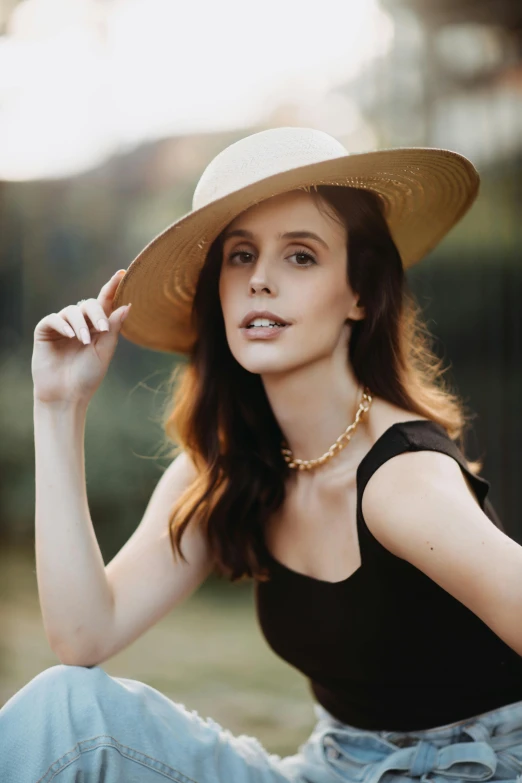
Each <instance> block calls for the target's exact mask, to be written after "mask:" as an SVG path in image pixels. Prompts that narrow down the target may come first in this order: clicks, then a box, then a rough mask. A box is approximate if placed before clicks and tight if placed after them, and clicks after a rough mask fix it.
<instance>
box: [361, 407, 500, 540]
mask: <svg viewBox="0 0 522 783" xmlns="http://www.w3.org/2000/svg"><path fill="white" fill-rule="evenodd" d="M424 450H429V451H440V452H442V453H443V454H448V456H450V457H453V459H455V460H456V461H457V462H458V464H459V465H460V467H461V469H462V470H463V472H464V474H465V475H466V477H467V478H468V479H469V482H470V485H471V488H472V490H473V492H474V494H475V497H476V498H477V500H478V502H479V504H480V507H481V508H482V510H483V511H484V512H485V513H486V514H487V516H488V517H489V518H490V519H491V520H492V522H493V523H494V524H495V525H497V527H499V528H500V529H501V530H503V526H502V523H501V521H500V519H499V518H498V516H497V514H496V512H495V510H494V509H493V507H492V505H491V503H490V501H489V498H488V497H487V495H488V492H489V488H490V482H489V481H487V480H486V479H485V478H482V477H481V476H476V475H475V474H474V473H472V472H471V471H470V470H469V468H468V467H467V465H466V462H465V459H464V456H463V454H462V452H461V451H460V449H459V447H458V446H457V444H456V443H455V442H454V441H453V440H452V439H451V438H450V437H449V435H448V433H447V432H446V430H445V429H444V427H443V426H442V425H441V424H439V423H438V422H435V421H432V420H431V419H415V420H413V421H406V422H397V423H396V424H393V425H392V426H391V427H389V428H388V429H387V430H385V432H384V433H383V434H382V435H381V436H380V437H379V438H378V439H377V440H376V441H375V443H374V444H373V446H372V447H371V448H370V450H369V451H368V452H367V453H366V455H365V456H364V457H363V459H362V460H361V462H360V463H359V466H358V468H357V520H358V526H359V528H360V527H361V526H362V527H363V528H364V530H365V531H367V532H368V533H370V531H369V530H368V528H367V526H366V523H365V522H364V518H363V514H362V496H363V492H364V489H365V487H366V484H367V483H368V481H369V480H370V477H371V476H372V475H373V474H374V473H375V471H376V470H377V468H379V467H380V466H381V465H383V464H384V463H385V462H386V461H387V460H389V459H391V458H392V457H395V456H397V455H398V454H402V453H404V452H407V451H424ZM370 537H371V538H372V539H373V536H372V535H371V534H370ZM360 543H362V542H360Z"/></svg>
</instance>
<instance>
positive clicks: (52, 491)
mask: <svg viewBox="0 0 522 783" xmlns="http://www.w3.org/2000/svg"><path fill="white" fill-rule="evenodd" d="M34 414H35V445H36V568H37V580H38V592H39V598H40V606H41V610H42V616H43V621H44V627H45V631H46V634H47V638H48V640H49V644H50V646H51V648H52V649H53V651H54V652H55V653H56V655H57V656H58V658H59V659H60V661H61V662H62V663H66V664H72V665H78V666H93V665H97V664H99V663H101V662H103V661H104V660H106V659H107V658H109V657H111V656H112V655H114V654H116V653H117V652H118V651H119V650H121V649H123V648H124V647H126V646H128V645H129V644H130V643H131V642H132V641H134V640H135V639H136V638H137V637H138V636H140V635H141V634H143V633H144V631H146V630H147V629H148V628H150V627H151V626H152V625H153V624H154V623H155V622H157V621H158V620H159V619H160V618H161V617H162V616H163V615H165V614H166V613H167V612H168V611H169V610H170V609H172V608H173V607H174V606H176V605H177V604H178V603H180V602H181V601H182V600H184V599H185V598H186V597H187V596H188V595H190V593H192V592H193V591H194V590H195V589H196V588H197V587H198V586H199V585H200V584H201V582H202V581H203V580H204V579H205V578H206V577H207V576H208V574H209V573H210V571H211V568H212V562H213V561H212V558H211V556H210V552H209V550H208V547H207V543H206V540H205V539H204V538H203V535H202V534H201V533H200V532H199V530H198V529H196V530H194V531H193V530H191V529H190V527H189V528H187V530H186V531H185V533H184V535H183V541H182V548H183V553H184V555H185V557H187V560H188V563H185V562H184V561H182V560H179V561H177V560H176V561H175V560H174V557H173V553H172V547H171V543H170V537H169V532H168V520H169V513H170V510H171V508H172V506H173V504H174V502H175V501H176V499H177V498H178V497H179V496H180V495H181V494H182V492H184V491H185V489H186V487H187V486H189V485H190V483H192V481H193V480H194V478H195V477H196V476H197V473H196V470H195V467H194V465H193V463H192V461H191V460H190V459H189V458H188V456H187V455H186V454H185V453H184V452H182V453H181V454H179V455H178V457H176V459H175V460H173V462H172V463H171V464H170V465H169V467H168V468H167V469H166V470H165V471H164V473H163V474H162V476H161V478H160V480H159V482H158V484H157V486H156V487H155V489H154V492H153V494H152V497H151V499H150V501H149V503H148V505H147V509H146V511H145V514H144V517H143V520H142V521H141V523H140V524H139V525H138V527H137V529H136V530H135V532H134V533H133V535H132V536H131V537H130V539H129V540H128V541H127V542H126V543H125V545H124V546H123V547H122V548H121V550H120V551H119V552H118V553H117V554H116V555H115V557H114V558H113V559H112V560H111V562H110V563H108V565H107V566H105V565H104V562H103V558H102V554H101V551H100V548H99V545H98V542H97V540H96V536H95V533H94V529H93V525H92V521H91V518H90V514H89V506H88V501H87V491H86V485H85V466H84V442H83V441H84V429H85V417H86V409H85V407H82V406H63V405H62V406H55V407H52V406H49V405H42V404H40V403H36V402H35V406H34Z"/></svg>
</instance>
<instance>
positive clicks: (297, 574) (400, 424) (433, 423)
mask: <svg viewBox="0 0 522 783" xmlns="http://www.w3.org/2000/svg"><path fill="white" fill-rule="evenodd" d="M409 424H416V425H417V424H428V425H430V426H434V427H436V428H437V429H438V430H439V431H440V429H441V425H440V424H439V423H438V422H436V421H433V419H409V420H406V421H396V422H394V423H393V424H391V425H390V426H389V427H387V428H386V429H385V430H384V432H383V433H381V435H379V437H378V438H377V440H376V441H375V443H374V444H373V445H372V446H370V448H369V449H368V451H367V452H366V454H365V455H364V457H363V458H362V459H361V461H360V462H359V464H358V465H357V469H356V471H355V485H356V492H357V509H358V506H359V490H360V481H359V477H360V473H361V470H362V467H363V466H364V465H365V464H366V462H368V460H369V458H370V456H371V455H372V454H373V453H374V451H375V449H376V447H377V444H379V443H381V442H382V441H383V440H384V438H385V436H386V435H389V433H390V432H391V431H392V430H393V429H395V428H397V427H403V426H405V425H409ZM262 542H263V547H264V549H265V552H266V553H267V554H268V557H269V559H270V560H271V561H272V562H273V563H274V564H275V565H276V566H277V568H279V569H280V570H282V571H286V572H287V573H289V574H291V575H292V576H294V577H297V578H298V579H302V580H304V581H306V582H309V583H310V584H312V583H313V584H316V585H318V584H319V585H327V589H328V588H330V587H331V586H338V585H345V584H348V582H350V581H351V580H352V579H353V578H354V577H356V575H357V574H359V573H360V572H361V571H362V568H363V565H364V563H363V561H362V554H361V545H360V542H359V535H357V544H358V546H359V554H361V563H360V565H359V566H358V567H357V568H356V569H355V571H352V573H351V574H349V576H347V577H345V578H344V579H339V580H337V581H336V582H330V581H328V580H327V579H319V578H318V577H316V576H310V575H309V574H303V573H301V571H296V570H295V569H293V568H290V567H289V566H287V565H285V564H284V563H282V562H281V561H280V560H278V559H277V558H275V557H274V556H273V554H272V553H271V552H270V550H269V549H268V546H267V544H266V542H265V537H264V535H263V536H262Z"/></svg>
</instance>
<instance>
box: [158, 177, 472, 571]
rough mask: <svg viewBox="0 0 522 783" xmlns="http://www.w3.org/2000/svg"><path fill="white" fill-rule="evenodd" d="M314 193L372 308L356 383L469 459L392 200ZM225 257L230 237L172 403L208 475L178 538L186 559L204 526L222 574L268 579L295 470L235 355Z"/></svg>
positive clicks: (186, 447) (459, 412)
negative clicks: (192, 533) (269, 547)
mask: <svg viewBox="0 0 522 783" xmlns="http://www.w3.org/2000/svg"><path fill="white" fill-rule="evenodd" d="M307 190H308V191H309V192H310V193H311V194H312V196H313V197H314V198H315V199H316V203H317V206H318V208H320V209H323V208H324V206H325V203H324V202H326V204H327V205H329V206H330V207H333V214H334V216H335V217H336V219H338V220H339V221H341V223H342V224H344V226H345V227H346V229H347V232H348V248H347V249H348V252H347V259H348V260H347V275H348V281H349V284H350V287H351V288H352V290H353V291H354V292H355V293H357V294H359V304H360V305H361V306H363V307H364V308H365V318H363V319H362V320H358V321H354V322H352V333H351V337H350V343H349V349H348V357H347V358H349V360H350V362H351V364H352V367H353V372H354V375H355V377H356V378H357V379H358V381H359V382H360V384H361V385H364V386H368V387H369V389H370V390H371V392H372V393H373V394H374V395H376V396H378V397H381V398H383V399H385V400H388V401H389V402H391V403H393V404H395V405H397V406H399V407H401V408H403V409H406V410H409V411H412V412H414V413H417V414H419V415H420V416H421V417H427V418H429V419H432V420H433V421H435V422H438V423H439V424H441V425H442V426H443V427H444V428H445V429H446V431H447V432H448V435H449V436H450V437H451V438H452V439H453V440H455V441H457V440H458V445H459V448H460V449H461V451H462V449H463V433H464V430H465V428H466V426H467V423H468V420H469V419H470V418H471V417H469V416H468V415H467V414H466V412H465V410H464V406H463V403H462V402H461V400H460V398H459V397H458V395H457V394H455V393H454V392H452V391H451V390H450V388H449V387H448V383H447V382H446V381H445V379H443V373H444V372H446V370H444V369H443V366H442V359H440V358H439V357H438V356H437V355H436V354H435V353H434V352H433V350H432V337H431V335H430V333H429V330H428V328H427V326H426V324H425V322H424V321H423V319H422V317H421V311H420V308H419V306H418V305H417V303H416V301H415V299H414V297H413V294H412V293H411V291H410V289H409V286H408V283H407V279H406V276H405V273H404V268H403V264H402V260H401V257H400V254H399V251H398V250H397V247H396V245H395V243H394V241H393V239H392V236H391V234H390V231H389V228H388V225H387V223H386V220H385V217H384V210H383V202H382V201H381V198H380V196H379V195H378V194H376V193H375V192H373V191H369V190H363V189H358V188H351V187H342V186H318V187H317V188H313V189H308V188H307ZM321 199H324V201H323V202H322V201H321ZM221 260H222V234H221V235H220V236H219V237H218V238H217V239H216V240H215V241H214V242H213V243H212V245H211V247H210V249H209V252H208V254H207V257H206V260H205V264H204V267H203V269H202V271H201V274H200V276H199V279H198V285H197V290H196V294H195V298H194V303H193V322H194V326H195V329H196V334H197V335H198V339H197V342H196V343H195V345H194V347H193V350H192V351H191V353H190V356H189V357H188V362H187V364H186V365H185V366H184V367H182V368H180V367H177V368H176V369H175V370H174V372H173V374H172V376H171V379H170V384H171V385H172V387H173V388H172V394H171V396H170V398H169V399H170V400H171V402H172V404H171V406H170V408H169V410H168V411H167V412H166V414H165V417H164V421H163V426H164V429H165V433H166V436H167V437H168V439H169V440H170V441H173V442H174V443H176V444H177V446H176V447H175V449H174V450H173V452H171V454H172V455H175V454H176V453H178V452H180V451H185V452H186V453H187V454H188V455H189V456H190V458H191V459H192V461H193V463H194V465H195V466H196V468H197V478H196V479H195V481H194V482H193V483H192V484H191V485H190V486H189V487H188V488H187V489H186V490H185V492H184V493H183V495H182V496H181V497H180V498H179V499H178V500H177V502H176V503H175V505H174V507H173V508H172V510H171V514H170V517H169V530H170V535H171V542H172V545H173V551H174V554H176V550H177V552H179V554H180V555H181V557H183V559H184V560H186V558H185V557H184V555H183V553H182V550H181V547H180V541H181V537H182V534H183V531H184V530H185V528H186V527H187V525H189V524H198V525H202V526H203V530H204V532H205V536H206V538H207V541H208V544H209V546H210V549H211V551H212V553H213V555H214V562H215V569H216V572H217V573H218V574H219V575H221V576H223V575H224V576H226V577H227V578H228V579H229V580H230V581H236V580H243V579H248V578H252V577H253V578H257V579H260V580H262V581H264V580H265V579H266V578H268V577H269V571H268V570H267V562H266V560H265V557H264V550H263V526H264V523H265V521H266V520H267V519H268V518H269V517H270V515H271V514H272V513H274V512H275V511H276V510H277V509H278V508H279V507H280V506H281V504H282V503H283V501H284V498H285V484H286V480H287V478H288V477H289V474H290V471H291V469H290V468H289V467H288V465H287V464H286V462H285V461H284V459H283V457H282V455H281V451H280V447H281V441H282V439H283V433H282V432H281V429H280V427H279V425H278V423H277V420H276V418H275V416H274V414H273V412H272V409H271V407H270V404H269V402H268V399H267V396H266V393H265V390H264V387H263V384H262V382H261V377H260V376H259V375H257V374H255V373H250V372H248V371H246V370H245V369H244V368H243V367H242V366H241V365H240V364H239V363H238V362H237V361H236V359H235V358H234V357H233V355H232V353H231V351H230V349H229V346H228V342H227V338H226V333H225V324H224V320H223V315H222V311H221V304H220V298H219V288H218V286H219V276H220V268H221ZM180 369H181V372H180ZM180 375H181V377H179V376H180ZM174 387H175V389H174ZM468 466H469V468H470V470H471V471H472V472H473V473H474V474H476V473H478V472H479V471H480V470H481V469H482V463H481V461H478V460H477V461H475V462H468Z"/></svg>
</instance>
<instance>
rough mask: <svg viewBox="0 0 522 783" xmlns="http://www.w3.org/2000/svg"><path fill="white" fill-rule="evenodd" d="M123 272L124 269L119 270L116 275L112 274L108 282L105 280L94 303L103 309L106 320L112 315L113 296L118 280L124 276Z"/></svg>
mask: <svg viewBox="0 0 522 783" xmlns="http://www.w3.org/2000/svg"><path fill="white" fill-rule="evenodd" d="M125 271H126V270H125V269H119V270H118V271H117V272H116V274H114V275H113V276H112V277H111V278H110V280H107V282H106V283H105V285H103V286H102V287H101V290H100V293H99V294H98V299H97V300H96V301H97V302H98V303H99V304H100V306H101V307H102V308H103V312H104V314H105V317H106V318H108V317H109V315H110V314H111V313H112V302H113V299H114V294H115V293H116V289H117V288H118V285H119V282H120V280H121V279H122V277H123V276H124V275H125Z"/></svg>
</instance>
